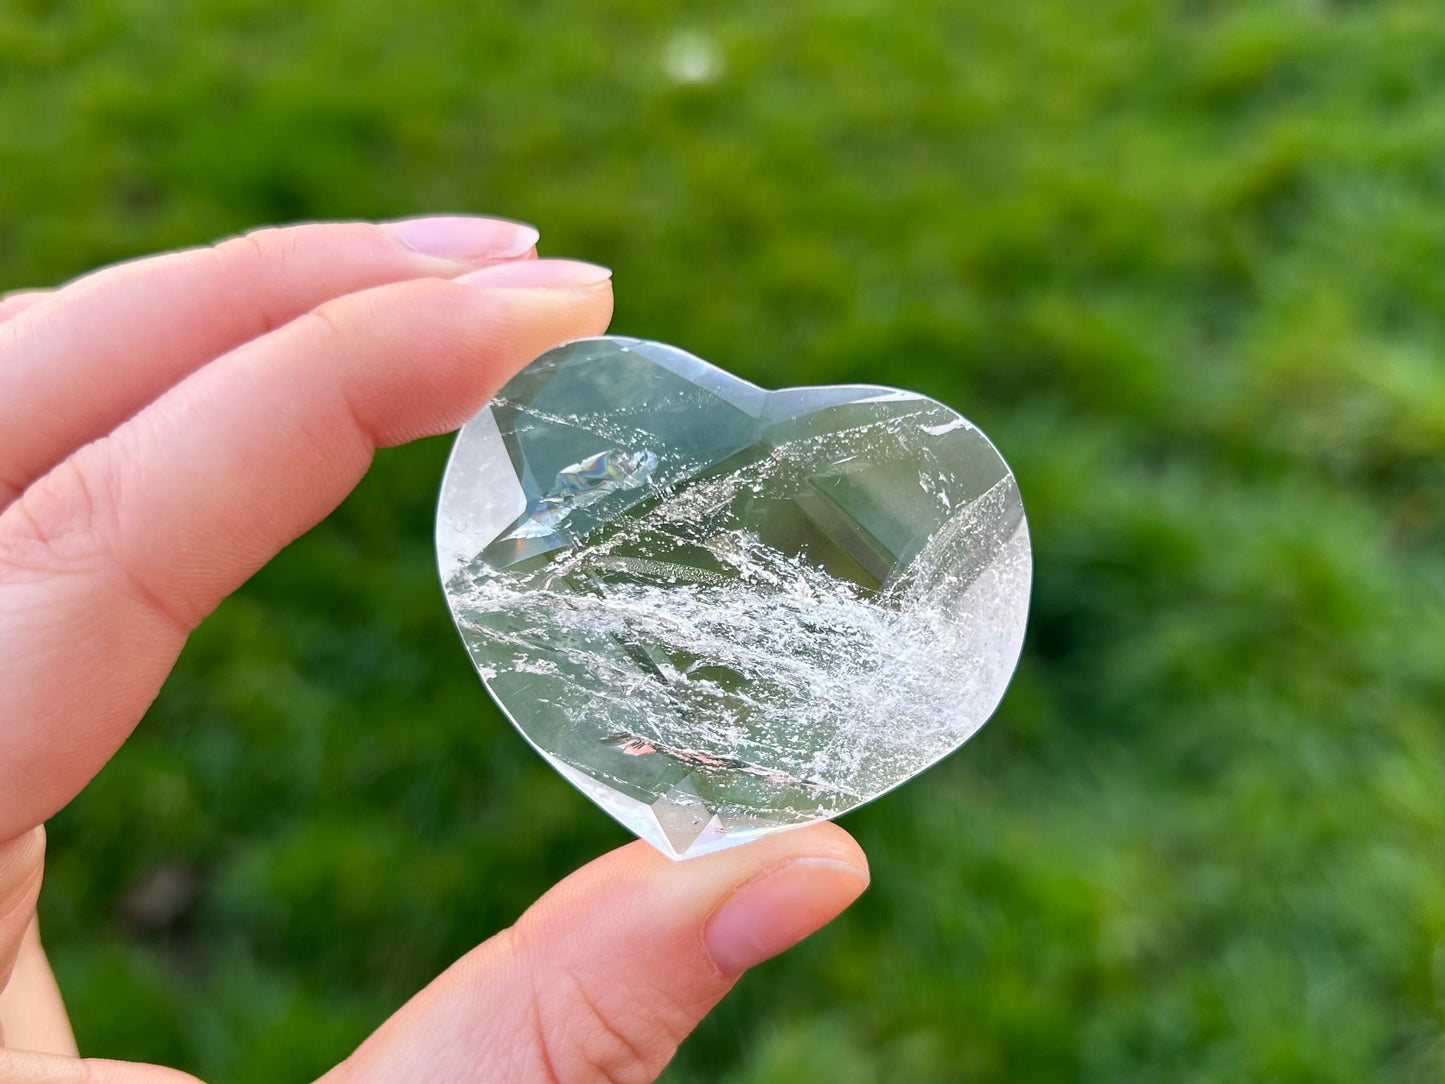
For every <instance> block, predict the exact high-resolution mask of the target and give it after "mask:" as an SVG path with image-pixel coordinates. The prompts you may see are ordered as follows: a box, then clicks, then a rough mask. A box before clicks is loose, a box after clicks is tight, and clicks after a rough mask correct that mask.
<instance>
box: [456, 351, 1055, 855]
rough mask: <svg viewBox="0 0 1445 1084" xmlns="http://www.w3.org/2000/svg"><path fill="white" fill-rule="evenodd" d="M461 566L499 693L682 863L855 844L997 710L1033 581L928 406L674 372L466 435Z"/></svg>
mask: <svg viewBox="0 0 1445 1084" xmlns="http://www.w3.org/2000/svg"><path fill="white" fill-rule="evenodd" d="M437 553H438V559H439V562H440V566H441V575H442V582H443V585H444V586H445V589H446V595H447V600H448V602H449V603H450V605H451V609H452V614H453V616H454V617H455V619H456V623H457V628H458V629H459V630H460V632H461V635H462V640H463V641H464V642H465V643H466V647H467V650H468V651H469V652H470V654H471V657H472V661H473V662H474V663H475V664H476V667H477V669H478V671H480V673H481V675H482V679H483V681H484V682H485V683H486V686H487V688H488V689H489V690H490V691H491V694H492V696H493V697H495V698H496V700H497V703H498V704H499V705H501V707H502V710H503V711H505V712H506V713H507V715H508V716H509V717H510V718H511V719H512V721H513V722H514V723H515V724H516V726H517V729H518V730H520V731H521V732H522V734H523V735H524V736H525V737H526V738H527V740H528V741H530V742H531V743H532V745H533V746H534V747H536V749H537V751H538V752H540V753H541V754H542V756H544V757H545V758H546V759H547V760H548V761H550V762H551V763H552V765H553V766H554V767H555V768H556V769H557V770H558V771H559V772H561V773H562V775H563V776H565V777H566V778H567V779H568V780H570V781H571V782H572V783H573V784H574V785H576V786H577V787H578V789H580V790H581V791H582V792H583V793H584V794H586V795H587V796H588V797H589V798H591V799H592V800H593V801H594V802H596V803H597V804H598V805H600V806H601V807H602V808H603V809H605V810H606V811H607V812H608V813H610V814H611V815H612V816H613V817H615V818H617V820H619V821H621V822H622V823H623V824H624V825H626V826H627V827H628V828H629V829H631V830H632V831H633V832H635V833H636V834H637V835H639V836H641V837H642V838H643V839H645V840H647V841H648V842H650V843H652V844H653V845H654V846H656V847H657V848H658V849H659V850H661V851H663V852H664V853H665V854H668V855H670V856H672V857H675V858H684V857H691V856H693V855H698V854H705V853H707V852H709V851H714V850H719V849H721V848H723V847H728V846H732V845H734V844H737V843H743V842H746V841H748V840H750V839H755V838H757V837H758V836H761V835H764V834H767V833H770V832H776V831H780V830H783V829H786V828H792V827H796V826H798V825H802V824H809V823H812V822H814V821H818V820H826V819H828V818H831V817H835V816H837V815H838V814H840V813H843V812H845V811H847V810H849V809H852V808H853V807H855V806H857V805H860V804H861V803H863V802H866V801H868V800H870V799H872V798H875V797H877V796H878V795H880V794H882V793H883V792H885V791H887V790H890V789H891V788H893V787H895V786H897V785H898V784H900V783H902V782H904V781H905V780H907V779H909V778H910V777H912V776H914V775H916V774H918V773H919V772H921V771H922V770H923V769H925V768H927V767H928V766H929V765H931V764H933V763H934V762H936V761H938V760H939V759H941V758H942V757H944V756H946V755H947V754H948V753H950V752H952V751H953V750H954V749H956V748H957V747H958V746H959V745H961V744H962V743H963V742H964V741H966V740H967V739H968V738H969V737H970V736H971V735H972V734H973V733H974V732H975V731H976V730H978V728H979V727H980V726H982V725H983V723H984V722H985V721H986V720H987V719H988V717H989V715H990V714H992V712H993V710H994V708H995V707H997V705H998V702H999V700H1000V698H1001V697H1002V696H1003V693H1004V689H1005V687H1006V686H1007V684H1008V681H1009V678H1010V676H1011V675H1012V673H1013V670H1014V667H1015V665H1016V664H1017V662H1018V656H1019V651H1020V648H1021V646H1022V642H1023V634H1024V624H1025V620H1026V617H1027V612H1028V597H1029V585H1030V579H1031V575H1032V557H1031V554H1030V549H1029V536H1028V525H1027V522H1026V520H1025V518H1024V512H1023V505H1022V503H1021V501H1020V499H1019V493H1018V487H1017V485H1016V483H1015V481H1014V477H1013V474H1012V473H1011V472H1010V471H1009V469H1008V466H1007V465H1006V464H1005V463H1004V461H1003V459H1002V458H1001V457H1000V456H999V454H998V452H997V451H996V450H995V449H994V447H993V445H992V444H991V443H989V441H988V439H987V438H986V437H985V436H984V435H983V433H981V432H980V431H979V430H978V429H976V428H975V427H974V426H972V425H971V424H970V423H969V422H968V421H966V420H965V419H964V418H962V417H961V416H960V415H958V414H957V413H956V412H954V411H953V410H950V409H949V408H948V407H946V406H943V405H942V404H940V403H937V402H934V401H933V400H932V399H928V398H925V397H923V396H921V395H916V394H914V393H911V392H905V391H896V390H893V389H890V388H879V387H856V386H855V387H822V388H793V389H788V390H784V391H774V392H769V391H765V390H764V389H762V388H759V387H757V386H755V385H753V384H749V383H747V382H746V381H744V380H741V379H739V378H738V377H735V376H733V375H731V374H730V373H727V372H724V371H723V370H721V369H718V368H717V367H715V366H713V365H710V364H708V363H707V362H705V361H702V360H701V359H699V358H696V357H693V356H692V355H691V354H688V353H686V352H684V351H682V350H679V349H677V348H676V347H672V346H666V345H663V344H661V343H654V342H646V341H643V340H640V339H627V338H620V337H616V336H608V337H604V338H596V339H583V340H579V341H577V342H572V343H568V344H566V345H563V346H560V347H557V348H556V349H554V350H551V351H549V352H548V353H546V354H544V355H542V356H541V357H540V358H538V359H537V360H536V361H534V362H532V364H531V365H529V366H528V367H527V368H526V369H524V370H522V372H521V373H519V374H518V375H517V376H516V377H515V378H514V379H513V380H512V381H511V382H510V383H509V384H507V386H506V387H505V388H503V389H502V391H501V392H500V393H499V394H498V395H497V397H496V399H495V400H493V402H492V403H491V404H490V405H489V406H488V407H486V408H485V409H484V410H483V411H482V412H481V413H480V414H478V415H477V416H476V417H475V418H473V419H472V420H471V421H470V422H469V423H468V424H467V425H466V426H465V427H464V428H463V429H462V431H461V434H460V435H459V436H458V438H457V442H456V445H455V447H454V448H453V450H452V455H451V460H450V462H449V463H448V464H447V471H446V476H445V478H444V479H443V481H442V492H441V503H440V508H439V509H438V513H437Z"/></svg>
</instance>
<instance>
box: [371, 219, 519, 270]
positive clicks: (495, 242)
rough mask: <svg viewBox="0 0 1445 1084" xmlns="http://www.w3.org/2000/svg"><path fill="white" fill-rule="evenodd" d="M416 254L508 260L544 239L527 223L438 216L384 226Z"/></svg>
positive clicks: (452, 257) (451, 257)
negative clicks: (538, 240)
mask: <svg viewBox="0 0 1445 1084" xmlns="http://www.w3.org/2000/svg"><path fill="white" fill-rule="evenodd" d="M381 228H382V229H384V230H388V231H390V232H391V233H392V234H394V235H395V236H396V237H397V238H398V239H399V240H400V241H401V243H402V244H404V245H406V247H407V248H409V249H411V250H412V251H413V252H420V253H422V254H424V255H426V256H440V257H442V258H444V259H449V260H483V259H491V260H505V259H507V258H509V257H513V256H521V255H523V254H524V253H526V252H528V251H530V250H531V248H532V246H533V245H535V244H536V243H537V238H538V237H540V236H541V234H539V233H538V232H537V231H536V229H534V228H533V227H531V226H529V225H527V224H526V223H525V222H508V221H506V220H505V219H501V218H470V217H468V216H466V215H436V216H433V217H431V218H404V219H400V220H399V221H396V222H383V223H382V224H381Z"/></svg>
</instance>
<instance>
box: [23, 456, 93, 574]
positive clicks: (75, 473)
mask: <svg viewBox="0 0 1445 1084" xmlns="http://www.w3.org/2000/svg"><path fill="white" fill-rule="evenodd" d="M95 447H96V446H94V445H92V446H91V449H93V448H95ZM91 449H82V451H81V452H80V453H78V454H76V455H74V456H71V457H70V458H69V459H66V460H64V461H62V462H61V463H60V464H59V465H58V466H56V467H55V468H54V469H53V470H51V472H50V473H49V474H47V475H46V476H45V477H44V478H42V479H40V480H39V481H38V482H36V483H35V484H34V485H32V486H31V487H30V488H29V489H27V490H25V492H23V493H22V494H20V496H19V497H18V498H16V500H15V503H14V504H12V505H11V506H10V507H9V508H7V509H6V510H5V512H4V514H3V516H0V524H3V530H0V569H10V570H14V571H22V572H24V571H29V572H41V573H54V572H62V571H66V570H69V569H73V568H76V567H89V566H90V565H91V564H93V563H94V561H95V560H96V558H97V557H99V556H101V555H104V554H106V553H108V552H110V551H112V550H113V549H114V547H115V545H116V543H117V539H118V536H119V512H118V510H119V508H120V492H119V490H120V481H119V472H118V471H116V470H114V469H113V468H112V467H111V466H110V463H111V462H112V460H111V459H110V457H108V456H104V455H87V454H85V453H86V452H87V451H90V450H91Z"/></svg>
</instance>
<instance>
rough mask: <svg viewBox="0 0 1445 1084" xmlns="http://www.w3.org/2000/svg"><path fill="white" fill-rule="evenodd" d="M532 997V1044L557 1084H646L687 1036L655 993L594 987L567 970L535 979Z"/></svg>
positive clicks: (588, 978)
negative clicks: (534, 1029) (534, 1034)
mask: <svg viewBox="0 0 1445 1084" xmlns="http://www.w3.org/2000/svg"><path fill="white" fill-rule="evenodd" d="M604 990H605V992H604ZM535 996H536V1001H537V1011H536V1013H535V1017H534V1018H535V1020H536V1022H537V1023H536V1027H537V1032H538V1034H537V1042H538V1043H539V1044H540V1046H541V1050H542V1053H543V1055H544V1057H543V1060H544V1061H545V1063H546V1064H547V1065H549V1066H550V1067H551V1070H552V1074H553V1075H554V1076H555V1077H556V1078H557V1080H558V1081H559V1082H560V1084H582V1082H588V1084H647V1082H648V1081H651V1080H653V1079H655V1078H656V1076H657V1074H658V1073H660V1072H661V1071H662V1069H663V1067H664V1066H666V1065H667V1063H668V1062H669V1061H671V1060H672V1055H673V1054H674V1053H675V1052H676V1050H677V1046H678V1043H680V1042H681V1040H682V1038H683V1037H684V1035H685V1034H686V1032H687V1030H690V1029H688V1028H686V1027H683V1026H680V1025H679V1024H678V1023H677V1022H676V1021H677V1016H678V1013H677V1012H675V1011H671V1010H673V1009H674V1008H675V1006H673V1005H672V1004H671V1003H670V1001H669V1000H668V999H667V998H666V997H665V996H660V992H659V991H654V990H646V991H643V990H637V989H632V988H629V987H626V986H621V987H619V986H616V985H613V984H611V982H610V980H609V983H607V984H603V983H599V982H597V981H596V979H595V977H592V976H589V975H587V974H586V973H584V972H581V971H578V970H575V969H572V968H568V967H557V968H554V969H553V970H551V971H550V972H549V973H548V974H546V975H545V976H543V977H541V978H539V979H538V980H537V982H536V984H535Z"/></svg>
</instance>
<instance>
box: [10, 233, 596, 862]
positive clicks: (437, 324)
mask: <svg viewBox="0 0 1445 1084" xmlns="http://www.w3.org/2000/svg"><path fill="white" fill-rule="evenodd" d="M473 275H474V276H481V278H480V280H478V281H475V282H474V283H473V284H469V285H463V284H460V283H457V282H446V281H442V280H438V279H421V280H416V281H412V282H406V283H398V284H395V285H391V286H383V287H378V288H376V289H374V290H368V291H364V292H362V293H358V294H350V295H348V296H346V297H343V298H340V299H337V300H335V301H332V302H329V303H328V304H326V305H324V306H322V307H321V308H319V309H317V310H315V311H314V312H313V313H312V314H310V315H309V316H307V317H303V318H302V319H300V320H297V321H294V322H293V323H291V324H289V325H287V326H286V327H284V328H282V329H280V330H279V331H276V332H273V333H271V334H270V335H266V336H263V337H261V338H260V339H256V340H254V341H253V342H251V343H248V344H247V345H245V346H243V347H241V348H239V349H237V350H235V351H233V352H232V353H230V354H228V355H226V356H225V357H223V358H220V359H218V360H217V361H215V362H213V363H211V364H210V365H208V366H206V367H205V368H203V369H201V370H200V371H199V372H197V373H195V374H193V375H192V376H190V377H188V378H187V379H186V380H184V381H182V382H181V383H180V384H179V385H177V386H176V387H175V388H173V389H171V391H170V392H168V393H166V394H165V395H163V396H162V397H161V398H160V399H158V400H156V401H155V402H154V403H152V404H151V405H150V406H149V407H147V408H146V409H145V410H143V411H142V412H141V413H140V414H138V415H136V417H134V418H132V419H131V420H130V421H129V422H127V423H126V424H125V425H123V426H121V427H120V428H119V429H117V430H116V431H115V432H114V433H113V434H111V435H110V436H109V437H106V438H105V439H103V440H101V441H97V442H95V443H93V444H90V445H87V446H86V447H85V448H83V449H81V451H80V452H78V453H77V454H76V455H74V456H72V457H71V458H70V459H68V460H66V461H65V462H64V463H62V464H61V465H60V466H59V467H57V468H56V469H55V470H53V471H51V472H50V473H49V474H48V475H46V476H45V477H44V478H42V479H41V480H40V481H39V482H37V483H35V484H34V485H33V486H31V487H30V489H28V490H27V491H26V492H25V493H24V494H23V495H22V496H21V497H20V499H19V500H17V501H16V502H15V503H14V504H13V505H11V507H10V508H9V509H7V510H6V511H5V512H4V513H3V514H0V840H3V839H5V838H8V837H9V836H11V835H14V834H16V833H18V832H21V831H23V830H25V829H26V828H28V827H31V826H32V825H35V824H38V823H40V821H42V820H44V819H45V818H46V817H48V816H49V815H51V814H52V813H54V812H55V811H56V810H57V809H59V808H60V806H62V805H64V803H65V802H67V801H69V799H70V798H71V797H72V796H73V795H74V794H75V793H76V792H77V791H78V790H79V789H80V788H81V787H82V786H84V784H85V783H86V781H87V780H89V778H90V777H91V776H92V775H93V774H94V773H95V772H96V771H97V770H99V768H100V766H101V765H102V764H103V763H104V762H105V761H106V759H108V758H109V757H110V756H111V754H112V753H114V752H115V750H116V749H117V748H118V747H119V746H120V743H121V742H122V741H124V740H125V738H126V736H127V735H128V734H129V733H130V731H131V729H132V728H133V727H134V726H135V724H136V722H137V721H138V720H139V719H140V716H141V714H142V713H143V712H144V711H145V709H146V707H147V706H148V705H149V703H150V701H151V700H152V699H153V698H154V696H155V694H156V692H157V690H158V689H159V688H160V685H161V682H162V681H163V680H164V678H165V676H166V674H167V672H168V671H169V670H170V667H171V665H172V663H173V662H174V661H175V658H176V655H177V653H178V652H179V651H180V648H181V645H182V644H183V642H184V640H185V637H186V634H187V633H188V632H189V631H190V629H191V627H192V626H193V625H194V624H195V623H196V622H197V621H199V620H200V618H201V617H203V616H204V615H205V614H206V613H207V612H209V611H210V610H211V609H212V608H213V607H214V606H215V605H216V604H217V603H218V602H219V601H220V600H221V599H222V598H223V597H224V596H225V595H226V594H228V593H230V592H231V591H232V590H234V589H235V588H236V587H238V586H239V585H240V584H241V583H242V582H243V581H244V580H245V579H246V578H247V577H248V576H250V575H251V574H252V573H253V572H255V571H256V570H257V569H258V568H260V567H261V565H263V564H264V563H265V562H266V561H268V560H269V559H270V558H271V557H272V556H273V555H274V554H275V553H276V552H277V551H278V550H280V549H281V547H283V546H285V545H286V544H287V543H288V542H290V541H291V540H292V539H294V538H295V537H296V536H297V535H299V534H301V533H302V532H303V531H305V530H307V529H308V528H309V527H311V526H312V525H313V524H315V523H316V522H317V521H318V520H320V519H321V517H322V516H324V515H325V514H326V513H327V512H329V511H330V510H331V509H332V508H333V507H335V505H336V504H338V503H339V502H340V501H341V499H342V498H343V497H344V496H345V495H346V494H347V492H349V491H350V489H351V488H352V486H354V485H355V484H356V482H357V481H358V480H359V479H360V478H361V475H362V474H363V473H364V472H365V470H366V467H367V465H368V464H369V463H370V460H371V455H372V452H373V450H374V449H375V448H377V447H380V446H384V445H390V444H399V443H402V442H404V441H408V440H413V439H415V438H417V437H421V436H426V435H429V434H434V433H440V432H444V431H445V430H447V429H451V428H455V427H456V426H457V425H460V424H461V423H462V422H464V421H465V420H466V419H467V418H468V417H470V416H471V415H472V414H473V413H475V412H476V411H477V410H478V409H480V407H481V405H482V404H483V403H484V402H485V401H486V400H487V398H488V397H489V396H491V395H492V393H493V392H495V391H496V390H497V388H499V387H500V386H501V385H502V383H503V382H505V380H506V379H507V378H508V377H510V376H511V375H512V373H514V372H515V371H516V370H517V369H519V368H521V366H522V365H524V364H525V363H526V362H528V361H529V360H531V359H532V358H533V357H535V356H536V355H537V354H539V353H541V352H542V351H543V350H545V349H546V348H547V347H549V346H552V345H554V344H555V343H557V342H560V341H562V340H564V339H568V338H574V337H577V336H581V335H589V334H596V333H598V332H600V331H601V330H602V329H603V328H605V327H606V325H607V320H608V318H609V316H610V315H611V310H612V294H611V291H610V289H609V288H607V286H606V285H605V272H604V271H603V270H602V269H600V268H595V267H592V266H591V265H586V264H575V263H571V262H569V261H560V260H540V261H527V262H525V263H511V264H502V265H497V266H494V267H491V268H487V269H485V270H483V271H480V272H474V273H473ZM472 277H473V276H465V278H472ZM549 278H550V281H549ZM543 287H550V288H543Z"/></svg>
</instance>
